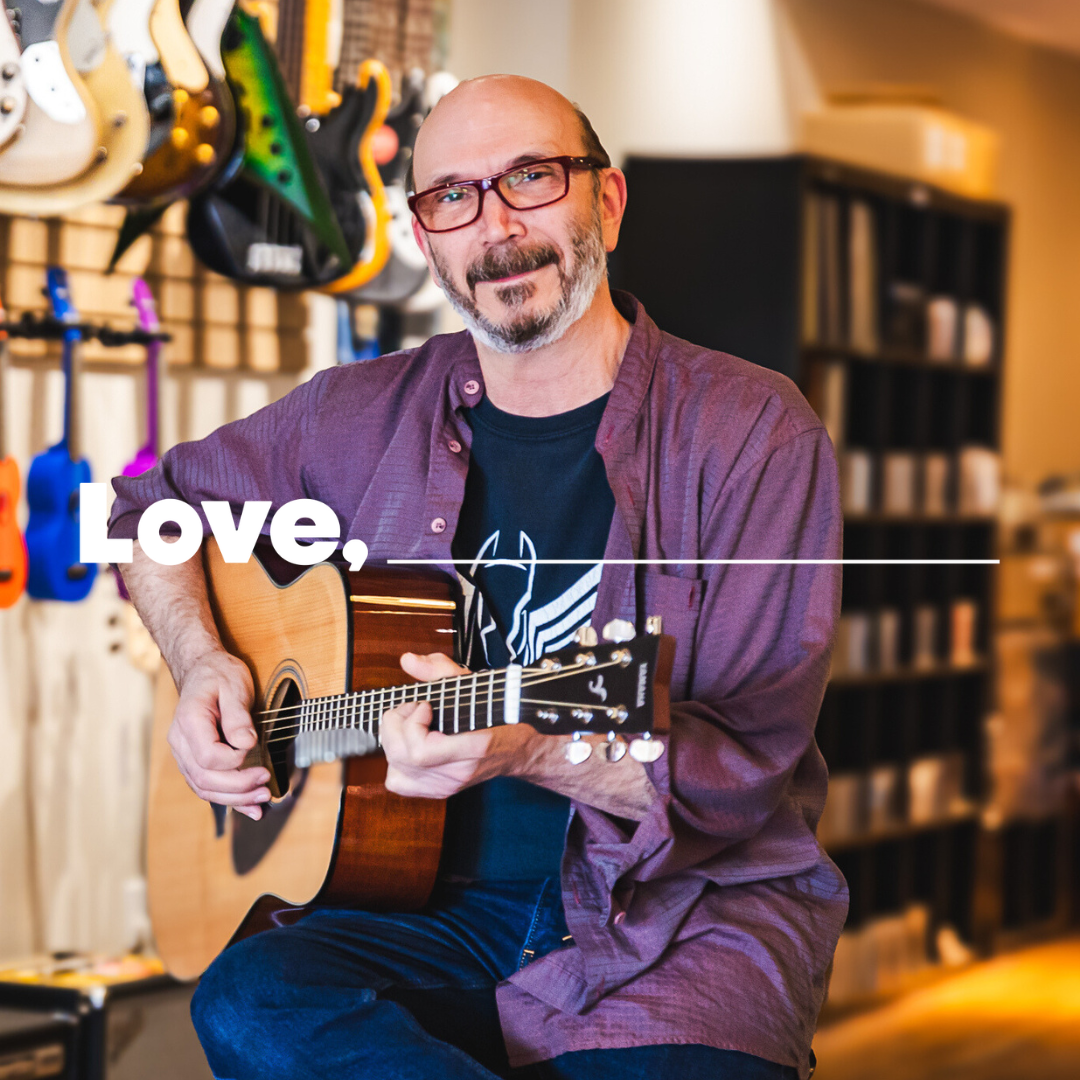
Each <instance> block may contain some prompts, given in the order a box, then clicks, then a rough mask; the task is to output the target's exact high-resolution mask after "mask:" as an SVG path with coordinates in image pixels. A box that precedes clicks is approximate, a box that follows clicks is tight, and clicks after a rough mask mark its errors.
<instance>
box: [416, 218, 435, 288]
mask: <svg viewBox="0 0 1080 1080" xmlns="http://www.w3.org/2000/svg"><path fill="white" fill-rule="evenodd" d="M412 234H413V236H414V237H415V238H416V246H417V247H419V248H420V250H421V251H422V252H423V253H424V258H425V259H426V260H427V264H428V270H430V271H431V276H432V277H435V267H434V266H433V265H432V262H431V245H430V244H429V243H428V234H427V233H426V232H425V231H424V227H423V226H422V225H421V224H420V222H419V221H418V220H417V218H416V215H415V214H413V218H412Z"/></svg>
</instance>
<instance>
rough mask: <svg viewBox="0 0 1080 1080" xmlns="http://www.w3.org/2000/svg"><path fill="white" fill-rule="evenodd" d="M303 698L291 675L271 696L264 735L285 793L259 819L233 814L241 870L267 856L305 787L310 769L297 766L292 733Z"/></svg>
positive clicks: (237, 868)
mask: <svg viewBox="0 0 1080 1080" xmlns="http://www.w3.org/2000/svg"><path fill="white" fill-rule="evenodd" d="M301 700H302V699H301V696H300V691H299V689H298V688H297V685H296V683H294V682H293V681H292V680H291V679H285V680H283V681H282V682H281V683H280V684H279V685H278V687H277V689H276V690H275V691H274V695H273V697H272V698H271V700H270V705H269V710H270V711H269V712H268V714H267V716H266V722H265V723H264V726H263V737H264V740H265V742H264V745H265V747H266V751H267V753H268V754H269V757H270V766H271V768H272V769H273V772H274V781H275V782H276V784H277V787H278V791H279V792H280V794H281V797H280V798H275V799H274V800H273V801H272V802H269V803H266V804H264V806H263V815H262V817H261V818H260V819H259V820H258V821H252V820H251V819H250V818H248V817H246V816H245V815H243V814H233V815H232V823H233V827H232V860H233V869H234V870H235V871H236V872H237V873H238V874H241V875H242V874H247V873H250V872H251V871H252V870H254V869H255V867H256V866H258V865H259V863H260V862H261V861H262V860H263V858H265V856H266V854H267V852H269V851H270V849H271V848H272V847H273V846H274V843H275V841H276V840H277V838H278V836H279V835H280V833H281V830H282V829H283V828H284V827H285V823H286V822H287V821H288V820H289V815H290V814H291V813H292V811H293V807H294V806H296V800H297V799H298V798H300V794H301V792H302V791H303V790H304V781H305V780H306V779H307V770H306V769H296V768H295V766H294V762H293V741H294V739H293V734H292V733H293V732H294V731H295V730H296V729H295V726H294V725H295V724H296V722H297V717H298V715H299V714H298V711H297V709H296V706H298V705H299V704H300V702H301Z"/></svg>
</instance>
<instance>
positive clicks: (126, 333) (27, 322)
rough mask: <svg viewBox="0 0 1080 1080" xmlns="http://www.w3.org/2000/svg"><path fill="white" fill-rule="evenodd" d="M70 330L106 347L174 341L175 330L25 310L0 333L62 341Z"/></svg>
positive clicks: (1, 327) (1, 325)
mask: <svg viewBox="0 0 1080 1080" xmlns="http://www.w3.org/2000/svg"><path fill="white" fill-rule="evenodd" d="M71 330H78V331H79V334H80V335H81V337H82V340H83V341H100V342H101V344H102V345H104V346H105V347H106V348H107V349H118V348H121V347H122V346H124V345H152V344H154V343H164V342H167V341H172V334H168V333H165V332H164V331H161V330H155V331H150V330H143V329H141V328H140V327H133V328H131V329H130V330H117V329H115V328H114V327H111V326H107V325H104V324H103V325H98V324H96V323H89V322H70V323H69V322H62V321H61V320H59V319H56V318H54V317H53V316H52V315H35V314H33V313H32V312H29V311H24V312H23V313H22V315H21V316H20V317H19V318H18V319H15V320H5V321H3V322H0V333H7V335H8V336H9V337H13V338H23V339H26V340H30V341H63V340H64V334H65V333H68V332H70V331H71Z"/></svg>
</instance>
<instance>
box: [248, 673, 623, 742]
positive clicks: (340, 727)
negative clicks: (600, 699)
mask: <svg viewBox="0 0 1080 1080" xmlns="http://www.w3.org/2000/svg"><path fill="white" fill-rule="evenodd" d="M619 663H620V661H618V660H611V661H608V662H607V663H604V664H594V665H592V666H591V667H590V666H589V665H585V664H580V665H573V666H572V667H568V668H562V669H561V670H560V671H557V672H545V673H544V674H543V675H538V676H534V677H533V678H530V679H522V682H521V688H522V689H523V690H524V689H526V688H527V687H532V686H537V685H539V684H540V683H545V682H550V681H552V680H554V679H559V678H562V677H564V676H565V675H567V674H570V673H572V672H574V671H578V670H580V669H581V668H586V669H588V670H590V671H595V670H598V669H600V668H605V667H612V666H615V665H617V664H619ZM472 677H473V676H472V675H459V676H454V677H453V678H454V680H456V681H457V682H458V683H459V686H458V687H457V688H456V689H459V690H460V681H461V680H462V679H467V678H472ZM450 681H452V680H451V679H446V680H444V682H447V683H449V682H450ZM502 683H505V679H503V680H501V682H500V680H493V681H492V685H491V686H490V688H489V686H488V685H487V684H485V685H484V687H483V692H482V693H477V694H476V697H475V702H474V700H473V697H472V695H471V694H469V695H467V696H466V697H465V700H464V701H463V700H462V699H461V696H460V694H459V695H458V696H457V701H458V707H457V711H458V715H459V718H460V716H461V710H462V706H463V705H464V704H466V702H467V703H468V705H469V708H470V711H472V710H474V708H481V707H486V706H487V705H488V704H489V701H490V704H492V705H494V704H496V703H498V702H501V701H503V700H504V696H503V694H502V693H498V692H496V690H498V691H501V690H502V689H503V686H502V685H501V684H502ZM416 685H417V686H421V685H423V684H416ZM427 685H428V686H429V687H433V686H436V685H438V684H437V683H429V684H427ZM389 689H391V688H390V687H388V688H387V690H389ZM392 689H394V690H397V689H399V688H398V687H394V688H392ZM405 689H407V690H412V689H413V687H412V686H408V687H406V688H405ZM478 689H480V688H479V687H478ZM379 692H380V691H378V690H375V691H368V690H365V691H358V692H356V693H355V694H353V695H350V697H351V699H352V701H353V702H355V701H357V700H358V699H359V698H360V697H361V696H362V695H363V694H378V693H379ZM395 696H396V694H395ZM320 700H325V701H333V700H335V698H333V697H327V698H323V699H320V698H309V699H308V701H307V702H305V703H304V704H306V705H310V704H312V703H315V702H318V701H320ZM336 700H338V701H341V700H342V699H340V698H338V699H336ZM412 700H413V701H427V702H428V703H429V704H430V705H431V706H432V710H433V711H434V710H435V708H436V706H437V705H438V704H439V702H435V701H432V700H431V698H429V697H416V698H413V699H412ZM521 700H522V702H523V703H526V704H531V705H561V706H563V707H564V708H583V709H596V710H600V709H602V708H604V707H603V706H597V705H595V704H593V703H591V702H590V703H586V704H578V703H575V702H553V701H541V700H539V699H534V698H522V699H521ZM407 701H408V698H406V699H404V700H403V701H401V702H398V704H405V703H406V702H407ZM304 704H302V705H300V706H291V707H290V708H289V709H282V710H274V709H269V710H265V712H263V713H260V714H258V715H266V714H267V713H280V712H293V711H296V710H302V709H303V707H304ZM369 704H370V705H371V706H372V708H374V705H375V700H374V697H373V698H372V700H371V701H370V703H369ZM442 704H443V707H444V708H445V695H443V702H442ZM394 707H395V708H396V706H394ZM362 708H363V706H362ZM310 719H311V720H312V722H313V723H314V724H316V725H317V724H319V723H320V718H318V717H315V716H312V717H311V718H310ZM339 719H340V715H339V716H333V717H331V716H328V717H323V718H321V721H322V722H324V723H325V722H326V721H331V725H328V726H324V727H319V726H307V725H305V724H304V723H303V721H301V723H299V724H289V725H284V726H282V727H275V728H274V729H273V734H272V736H271V737H270V738H268V739H266V740H265V744H269V743H273V742H284V741H286V740H288V739H291V738H295V737H296V734H301V733H303V734H314V733H317V732H330V731H358V730H364V729H366V728H367V727H368V726H369V725H373V724H375V723H376V722H377V721H378V719H379V717H377V716H374V715H372V716H371V717H369V718H367V719H363V718H360V719H359V721H357V717H356V716H355V711H354V715H353V716H351V717H349V718H348V719H349V720H350V721H352V722H350V723H345V724H339V723H333V721H336V720H339ZM484 729H487V725H486V724H485V725H484ZM440 730H441V728H440ZM469 730H482V729H469ZM283 732H285V733H287V734H282V733H283ZM293 733H295V734H293ZM459 733H460V729H459ZM372 734H374V732H372Z"/></svg>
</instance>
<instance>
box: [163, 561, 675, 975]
mask: <svg viewBox="0 0 1080 1080" xmlns="http://www.w3.org/2000/svg"><path fill="white" fill-rule="evenodd" d="M203 559H204V565H205V567H206V576H207V583H208V587H209V591H210V598H211V607H212V609H213V613H214V618H215V621H216V622H217V626H218V630H219V632H220V634H221V639H222V642H223V643H224V645H225V647H226V648H227V649H228V650H229V652H230V653H232V654H233V655H234V656H238V657H239V658H240V659H241V660H243V661H244V662H245V663H246V664H247V665H248V667H249V668H250V670H251V674H252V679H253V681H254V686H255V705H254V711H253V718H254V720H255V722H256V727H257V730H258V733H259V741H258V744H257V746H256V747H255V748H254V749H253V750H252V751H251V752H250V754H249V756H248V762H247V764H249V765H250V764H263V765H265V766H267V767H268V769H269V770H270V772H271V774H272V779H271V782H270V787H271V791H272V792H273V794H274V801H273V802H272V803H270V804H268V805H267V806H265V807H264V813H263V816H262V818H261V819H260V820H259V821H252V820H250V819H249V818H247V817H245V816H244V815H242V814H237V813H235V812H234V811H232V810H227V809H226V808H225V807H222V806H212V805H210V804H208V803H205V802H203V801H202V800H200V799H199V798H198V797H197V796H196V795H194V794H193V793H192V792H191V790H190V789H189V788H188V787H187V785H186V783H185V782H184V779H183V777H182V776H181V774H180V772H179V770H178V769H177V768H176V765H175V763H174V762H173V760H172V756H171V753H170V751H169V747H168V744H167V742H166V734H167V732H168V729H169V725H170V723H171V721H172V716H173V711H174V709H175V706H176V701H177V696H176V690H175V688H174V686H173V684H172V680H171V679H170V678H168V675H167V673H166V672H165V670H164V668H163V669H162V675H161V677H160V678H159V680H158V698H157V701H156V703H155V720H154V733H153V742H152V747H151V761H150V803H149V805H150V817H149V825H148V877H149V888H150V911H151V917H152V920H153V926H154V938H155V942H156V945H157V949H158V952H159V954H160V956H161V957H162V959H163V960H164V961H165V964H166V966H167V967H168V968H169V970H170V971H171V972H172V973H173V974H174V975H176V976H177V977H179V978H191V977H193V976H195V975H198V974H199V973H200V972H201V971H203V969H204V968H205V967H206V966H207V965H208V964H209V963H210V961H211V960H213V958H214V957H215V956H216V955H217V954H218V953H219V952H220V951H221V950H222V949H223V948H224V947H225V946H226V945H227V944H228V943H229V940H230V939H231V938H232V937H233V936H234V935H235V934H236V933H237V931H238V928H241V926H242V924H243V928H242V929H241V930H240V932H241V933H247V932H254V930H255V929H261V928H262V924H261V923H262V921H263V920H265V919H266V917H267V914H268V912H269V911H271V910H275V909H276V910H280V909H282V908H288V907H290V906H291V907H292V908H293V911H294V914H298V913H299V911H298V908H297V907H296V906H297V905H304V904H307V903H310V902H311V901H312V900H314V899H315V898H316V897H318V899H319V902H324V903H331V904H338V905H343V904H344V905H355V906H359V907H371V908H380V907H382V908H390V909H392V910H406V909H410V908H417V907H420V906H422V905H423V904H424V902H425V901H426V899H427V897H428V894H429V893H430V891H431V888H432V885H433V884H434V880H435V875H436V872H437V870H438V865H439V856H440V852H441V845H442V830H443V818H444V814H445V807H446V804H445V802H444V801H442V800H438V799H407V798H403V797H401V796H399V795H393V794H390V793H389V792H388V791H387V790H386V787H385V784H384V779H385V776H386V760H385V758H384V757H383V756H382V754H381V753H380V752H379V751H378V747H379V718H380V717H381V715H382V714H383V712H385V711H386V710H387V709H390V708H392V707H394V706H395V705H400V704H402V703H403V702H405V701H417V700H427V701H430V702H431V703H432V709H433V712H434V724H435V725H436V726H437V727H438V728H439V729H440V730H442V731H444V732H446V733H448V734H452V733H455V732H461V731H470V730H475V729H481V728H490V727H496V726H500V725H502V724H513V723H518V722H520V723H527V724H530V725H532V726H533V727H535V728H537V729H538V730H540V731H543V732H547V733H550V734H555V735H574V737H575V741H572V742H570V743H568V756H570V757H571V760H584V758H585V757H586V756H588V752H591V744H590V743H589V742H588V741H586V740H581V739H580V734H581V733H587V734H598V735H606V736H607V741H606V742H605V743H603V744H602V745H601V750H603V751H605V756H606V757H607V758H608V759H609V760H611V761H617V760H619V759H620V758H621V757H622V756H623V755H624V754H625V753H626V752H627V751H628V750H629V753H630V754H631V756H633V757H635V758H637V759H638V760H642V761H653V760H655V759H656V758H657V757H659V755H660V754H661V753H662V752H663V748H664V744H663V743H662V742H661V741H660V740H655V739H652V738H651V734H652V732H654V731H664V730H666V728H667V726H668V709H669V699H668V693H669V686H670V680H671V667H672V661H673V659H674V651H675V642H674V639H673V638H670V637H664V636H661V635H660V634H659V620H650V623H651V629H652V631H654V632H651V633H649V634H646V635H644V636H642V637H634V638H632V640H625V639H623V640H620V641H611V642H609V643H607V644H603V645H599V644H597V641H596V634H595V632H593V631H592V630H591V628H585V630H584V632H579V644H578V645H576V646H573V647H571V648H567V649H562V650H559V651H558V652H554V653H550V654H549V655H547V656H545V657H544V658H543V659H542V660H541V661H540V662H539V663H538V664H535V665H532V666H530V667H524V668H523V667H521V666H514V665H512V666H511V667H508V668H506V669H504V670H501V671H482V672H477V673H475V674H472V675H466V676H461V677H457V678H450V679H443V680H439V681H437V682H433V683H424V684H420V683H415V682H405V683H403V682H402V679H403V678H404V676H403V673H402V671H401V667H400V665H399V662H398V661H399V659H400V657H401V654H402V653H403V652H406V651H411V652H417V653H431V652H443V653H448V654H449V653H450V652H452V651H453V634H454V621H455V614H456V606H457V605H456V585H455V583H454V582H453V581H452V580H451V579H450V578H449V577H446V576H444V575H442V574H440V573H438V572H436V571H404V570H395V569H390V568H376V567H364V568H363V569H361V570H358V571H351V570H348V569H346V568H344V567H343V566H341V565H338V564H336V563H331V562H328V563H322V564H320V565H318V566H314V567H312V568H310V569H307V570H306V571H303V572H301V571H300V568H298V567H295V566H290V565H289V564H287V563H284V562H283V561H282V560H280V559H278V558H276V556H273V552H272V551H270V552H269V553H264V554H263V555H262V556H261V557H256V558H253V559H251V560H249V561H248V562H247V563H243V564H240V563H232V564H229V563H226V562H225V561H224V560H223V559H222V557H221V553H220V551H219V550H218V548H217V545H216V542H215V541H213V540H209V541H207V543H206V544H205V545H204V551H203ZM611 629H612V631H613V632H614V630H615V629H616V627H615V624H612V627H611ZM618 629H628V630H629V634H630V635H632V634H633V628H632V627H630V626H629V624H625V625H624V626H619V627H618ZM615 636H616V637H620V638H622V637H623V635H622V634H615ZM628 743H629V746H628ZM343 758H344V759H346V760H345V761H344V765H343V764H342V762H341V760H340V759H343ZM279 898H280V899H279ZM253 905H255V906H254V907H253ZM280 917H281V916H279V918H280Z"/></svg>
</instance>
